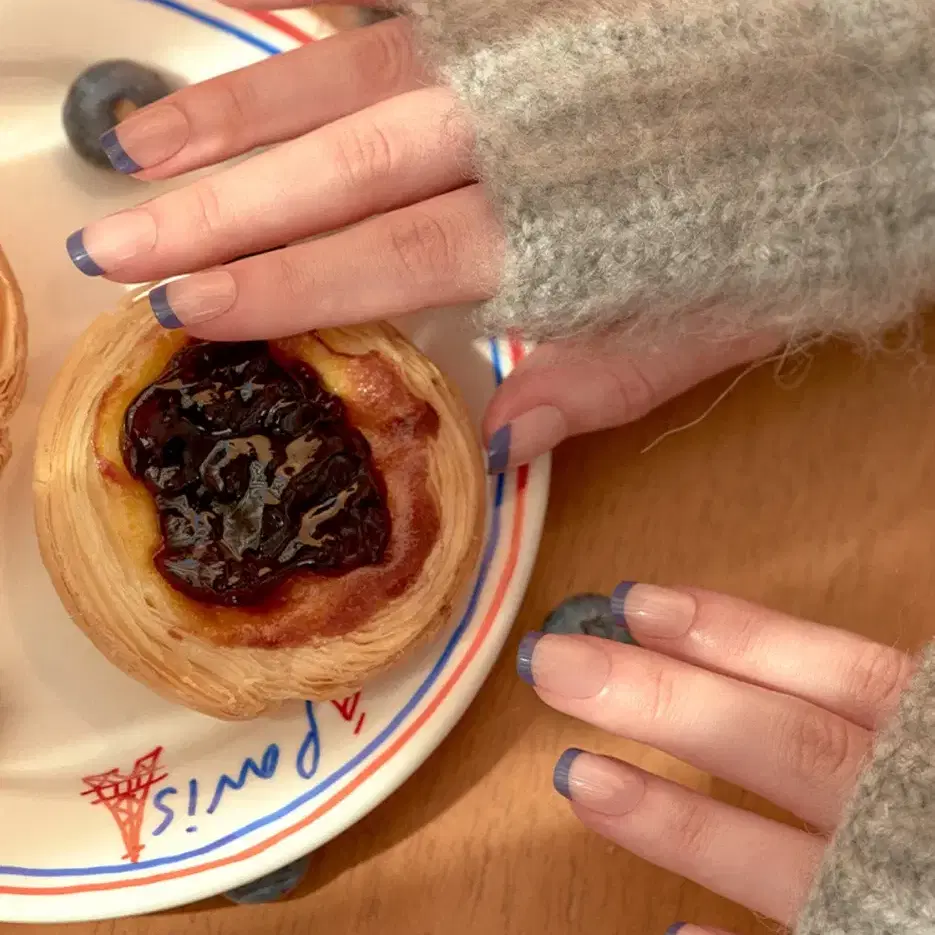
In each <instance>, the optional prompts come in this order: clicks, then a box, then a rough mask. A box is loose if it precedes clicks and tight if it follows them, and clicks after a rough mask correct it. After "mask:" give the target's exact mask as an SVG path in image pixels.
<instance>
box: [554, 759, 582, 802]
mask: <svg viewBox="0 0 935 935" xmlns="http://www.w3.org/2000/svg"><path fill="white" fill-rule="evenodd" d="M583 752H584V751H583V750H579V749H578V748H577V747H572V748H571V749H569V750H566V751H565V752H564V753H563V754H562V755H561V756H560V757H559V758H558V762H557V763H556V764H555V770H554V772H553V773H552V785H553V786H555V791H556V792H557V793H558V794H559V795H563V796H565V798H566V799H568V800H569V801H571V787H570V786H569V785H568V781H569V777H570V775H571V764H572V763H574V762H575V760H577V759H578V757H579V756H581V754H582V753H583Z"/></svg>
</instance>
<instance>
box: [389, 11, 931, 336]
mask: <svg viewBox="0 0 935 935" xmlns="http://www.w3.org/2000/svg"><path fill="white" fill-rule="evenodd" d="M406 6H407V12H408V13H409V14H410V15H411V17H412V18H413V20H414V21H415V24H416V27H417V35H419V37H420V45H421V48H422V49H423V51H424V52H425V54H426V55H427V57H428V60H429V64H430V66H431V67H432V68H434V71H435V73H436V75H437V76H438V78H439V79H440V80H442V81H443V82H445V83H447V84H448V85H449V86H450V87H451V88H452V89H453V90H454V92H455V93H456V95H457V97H458V98H459V99H460V101H461V102H462V104H463V105H464V106H465V107H466V109H467V111H468V112H469V113H470V115H471V117H472V119H473V124H474V127H475V130H476V151H475V154H474V157H475V162H476V167H475V168H476V172H477V175H478V177H479V178H480V179H481V180H482V181H483V182H484V183H485V184H486V186H487V188H488V190H489V192H490V196H491V198H492V200H493V203H494V205H495V208H496V211H497V213H498V215H499V217H500V219H501V221H502V224H503V227H504V229H505V231H506V237H507V255H506V263H505V270H504V276H503V283H502V288H501V290H500V292H499V294H498V295H497V296H496V297H495V298H494V299H493V300H492V301H490V302H489V303H487V304H486V305H485V306H484V307H483V308H482V310H481V315H482V318H483V323H484V325H485V326H486V328H487V329H488V330H492V331H504V330H508V329H509V330H515V331H516V332H518V333H520V334H522V335H525V336H528V337H531V338H546V337H556V336H566V335H570V334H576V333H581V332H586V331H595V330H602V329H606V328H608V327H613V328H622V329H624V330H627V331H628V332H629V333H630V334H631V335H632V337H633V338H634V339H645V340H653V339H655V338H656V337H657V336H660V337H666V338H669V337H672V336H678V335H680V334H685V333H694V334H697V333H701V334H703V335H711V336H720V337H734V336H737V335H740V334H743V333H747V332H750V331H753V330H757V329H760V328H765V327H770V328H779V329H782V330H783V331H784V332H785V333H787V334H788V335H789V336H792V337H795V336H800V335H805V334H811V333H813V332H816V331H817V332H823V333H833V332H837V333H845V334H868V333H873V332H876V331H878V330H880V328H881V327H882V326H885V325H889V324H892V323H895V322H897V321H899V320H901V319H903V318H904V317H906V316H907V315H909V314H910V313H911V312H912V311H913V310H914V309H915V307H916V306H917V305H918V304H919V303H920V302H922V301H926V300H927V299H928V298H929V296H930V295H931V292H932V290H931V288H930V287H932V286H933V285H935V282H933V279H935V277H933V275H932V272H931V270H932V269H935V264H932V262H931V261H932V254H933V245H935V55H933V54H932V51H931V49H932V48H933V45H935V43H933V39H935V4H932V3H931V2H930V0H768V2H763V0H599V2H598V0H581V2H569V0H408V2H407V3H406Z"/></svg>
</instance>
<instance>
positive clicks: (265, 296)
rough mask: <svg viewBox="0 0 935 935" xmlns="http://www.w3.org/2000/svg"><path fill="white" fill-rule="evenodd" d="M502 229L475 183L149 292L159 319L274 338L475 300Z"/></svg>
mask: <svg viewBox="0 0 935 935" xmlns="http://www.w3.org/2000/svg"><path fill="white" fill-rule="evenodd" d="M502 256H503V234H502V231H501V229H500V226H499V224H498V222H497V219H496V217H495V216H494V214H493V211H492V209H491V208H490V205H489V202H488V201H487V198H486V197H485V195H484V192H483V190H482V189H481V187H480V186H479V185H472V186H470V187H468V188H462V189H459V190H458V191H455V192H451V193H449V194H446V195H441V196H439V197H438V198H433V199H431V200H429V201H424V202H422V203H421V204H420V205H417V206H415V207H409V208H403V209H401V210H399V211H393V212H390V213H388V214H384V215H381V216H379V217H377V218H373V219H371V220H369V221H365V222H364V223H362V224H360V225H358V226H357V227H354V228H352V229H350V230H346V231H342V232H340V233H338V234H334V235H332V236H330V237H326V238H323V239H321V240H315V241H313V242H311V243H306V244H301V245H299V246H295V247H288V248H286V249H284V250H278V251H275V252H273V253H267V254H263V255H261V256H257V257H251V258H250V259H246V260H240V261H239V262H237V263H232V264H230V265H229V266H227V267H225V268H224V269H222V270H215V271H211V272H206V273H198V274H196V275H194V276H191V277H189V278H188V279H181V280H174V281H173V282H171V283H169V284H168V285H166V286H161V287H159V288H158V289H156V290H154V291H153V292H152V293H150V304H151V305H152V306H153V311H154V313H155V314H156V317H157V318H158V319H159V320H160V321H161V322H162V323H163V324H164V325H165V326H166V327H180V326H182V325H185V326H187V327H188V328H189V330H190V331H191V333H192V334H194V335H196V336H198V337H201V338H206V339H209V340H216V341H240V340H253V339H257V338H276V337H281V336H284V335H289V334H296V333H299V332H302V331H307V330H309V329H311V328H322V327H330V326H335V325H344V324H352V323H354V322H361V321H370V320H373V319H377V318H387V317H391V316H394V315H401V314H403V313H405V312H408V311H413V310H416V309H421V308H433V307H435V308H437V307H444V306H448V305H457V304H460V303H464V302H476V301H480V300H481V299H483V298H485V297H487V296H489V295H490V294H491V293H492V291H493V289H494V288H496V283H497V281H498V278H499V274H500V267H501V265H502Z"/></svg>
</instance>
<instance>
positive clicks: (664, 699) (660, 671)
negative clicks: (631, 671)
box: [644, 665, 675, 723]
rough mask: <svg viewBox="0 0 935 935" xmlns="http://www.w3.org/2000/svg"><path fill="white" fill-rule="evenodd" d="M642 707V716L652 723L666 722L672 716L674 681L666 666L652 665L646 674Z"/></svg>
mask: <svg viewBox="0 0 935 935" xmlns="http://www.w3.org/2000/svg"><path fill="white" fill-rule="evenodd" d="M644 705H645V707H644V715H645V717H646V718H647V719H648V720H650V721H651V722H653V723H661V722H664V721H667V720H669V719H670V718H671V717H672V716H673V712H674V708H675V679H674V676H673V672H672V671H670V670H669V669H667V667H666V666H664V665H653V666H651V667H650V669H649V671H648V672H647V674H646V685H645V688H644Z"/></svg>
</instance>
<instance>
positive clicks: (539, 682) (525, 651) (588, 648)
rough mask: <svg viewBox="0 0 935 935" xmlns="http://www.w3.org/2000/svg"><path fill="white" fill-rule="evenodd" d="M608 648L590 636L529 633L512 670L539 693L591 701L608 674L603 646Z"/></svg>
mask: <svg viewBox="0 0 935 935" xmlns="http://www.w3.org/2000/svg"><path fill="white" fill-rule="evenodd" d="M612 645H613V644H612V643H609V642H608V641H606V640H597V639H592V638H590V637H584V638H579V637H574V636H550V635H543V634H541V633H531V634H528V635H527V636H525V637H523V641H522V643H520V647H519V653H518V655H517V660H516V668H517V670H518V672H519V674H520V677H521V678H522V679H523V681H525V682H528V683H529V684H530V685H534V686H535V687H536V688H537V689H538V690H539V691H546V692H551V693H553V694H556V695H562V696H563V697H565V698H579V699H580V698H593V697H594V696H595V695H596V694H598V692H600V690H601V689H602V688H603V687H604V685H605V684H606V682H607V677H608V675H610V657H609V656H608V655H607V653H606V652H605V651H604V649H603V647H604V646H612Z"/></svg>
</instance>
